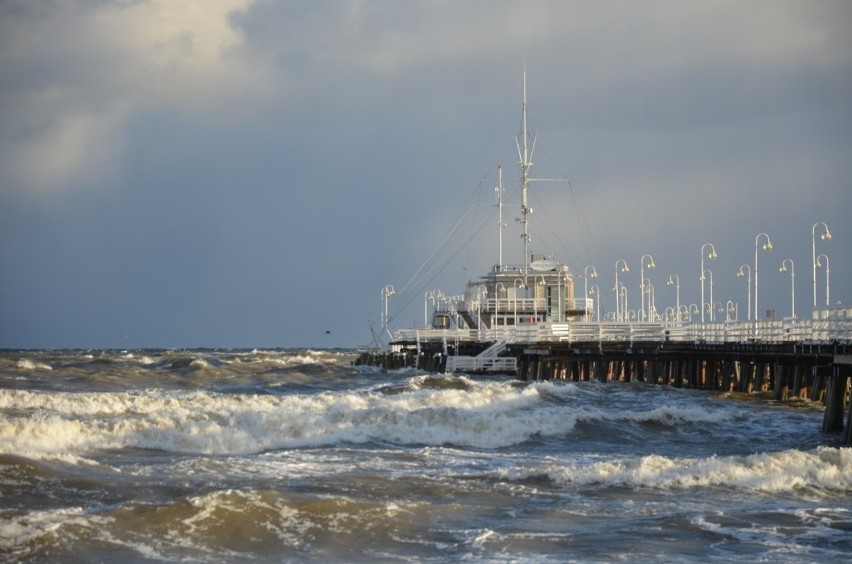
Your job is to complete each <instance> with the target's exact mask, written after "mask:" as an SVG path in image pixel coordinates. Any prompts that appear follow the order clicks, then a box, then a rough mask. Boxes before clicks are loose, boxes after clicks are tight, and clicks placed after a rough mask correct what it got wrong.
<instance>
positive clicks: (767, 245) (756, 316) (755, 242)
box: [754, 233, 772, 321]
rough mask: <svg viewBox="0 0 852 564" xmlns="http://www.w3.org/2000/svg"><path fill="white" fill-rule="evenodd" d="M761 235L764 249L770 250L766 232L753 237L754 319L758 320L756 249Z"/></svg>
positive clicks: (770, 246)
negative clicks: (763, 240)
mask: <svg viewBox="0 0 852 564" xmlns="http://www.w3.org/2000/svg"><path fill="white" fill-rule="evenodd" d="M761 235H763V236H764V237H765V238H766V242H765V243H764V244H763V250H764V251H771V250H772V242H771V241H770V240H769V235H767V234H766V233H758V234H757V236H756V237H755V238H754V320H755V321H759V320H760V316H759V315H758V314H757V311H758V309H757V249H758V244H759V243H758V241H759V240H760V236H761Z"/></svg>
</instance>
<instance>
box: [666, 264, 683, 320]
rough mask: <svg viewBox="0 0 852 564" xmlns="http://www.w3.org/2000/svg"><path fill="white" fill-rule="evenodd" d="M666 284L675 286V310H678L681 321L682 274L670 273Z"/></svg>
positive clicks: (678, 317) (678, 318)
mask: <svg viewBox="0 0 852 564" xmlns="http://www.w3.org/2000/svg"><path fill="white" fill-rule="evenodd" d="M666 285H667V286H674V287H675V304H676V305H675V311H676V312H677V320H678V321H680V276H678V275H677V274H672V275H670V276H669V279H668V281H667V282H666Z"/></svg>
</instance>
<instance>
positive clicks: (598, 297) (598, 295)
mask: <svg viewBox="0 0 852 564" xmlns="http://www.w3.org/2000/svg"><path fill="white" fill-rule="evenodd" d="M593 294H594V296H595V310H596V311H597V321H598V323H600V322H601V289H600V287H599V286H598V285H597V284H592V289H591V290H589V293H588V294H586V295H587V296H591V295H593Z"/></svg>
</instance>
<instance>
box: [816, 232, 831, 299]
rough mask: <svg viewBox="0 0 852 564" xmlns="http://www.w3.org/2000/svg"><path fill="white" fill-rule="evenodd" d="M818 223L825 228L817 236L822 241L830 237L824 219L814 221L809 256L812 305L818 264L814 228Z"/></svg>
mask: <svg viewBox="0 0 852 564" xmlns="http://www.w3.org/2000/svg"><path fill="white" fill-rule="evenodd" d="M820 224H821V225H822V226H823V227H824V228H825V230H824V231H823V232H822V234H821V235H820V236H819V238H820V239H822V240H823V241H828V240H829V239H831V232H830V231H829V230H828V225H826V224H825V222H824V221H817V222H816V223H814V226H813V227H811V258H812V259H813V260H812V262H813V270H814V277H813V280H812V282H811V284H812V285H813V290H814V307H816V269H817V266H818V265H817V256H816V228H817V225H820ZM826 305H828V303H826Z"/></svg>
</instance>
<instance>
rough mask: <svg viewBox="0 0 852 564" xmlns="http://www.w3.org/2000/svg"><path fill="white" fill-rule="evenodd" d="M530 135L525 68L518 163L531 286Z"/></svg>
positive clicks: (526, 257) (526, 258)
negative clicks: (528, 144)
mask: <svg viewBox="0 0 852 564" xmlns="http://www.w3.org/2000/svg"><path fill="white" fill-rule="evenodd" d="M528 137H529V132H528V131H527V70H526V69H524V101H523V114H522V119H521V138H522V141H520V142H516V143H517V145H518V157H519V158H520V162H519V163H518V164H519V165H520V167H521V219H520V220H519V221H520V223H521V224H522V225H523V233H522V234H521V239H523V240H524V285H525V286H527V287H529V284H528V283H527V278H528V274H529V265H530V248H529V247H530V233H529V219H528V216H529V215H530V214H531V213H532V211H533V210H532V208H531V207H529V201H528V197H527V196H528V193H529V185H530V178H529V171H530V168H532V164H533V163H532V160H531V159H532V153H533V151H534V150H535V140H533V146H532V148H529V147H528V146H527V140H528Z"/></svg>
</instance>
